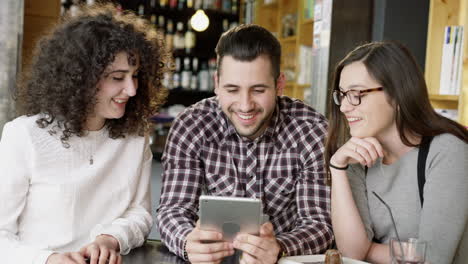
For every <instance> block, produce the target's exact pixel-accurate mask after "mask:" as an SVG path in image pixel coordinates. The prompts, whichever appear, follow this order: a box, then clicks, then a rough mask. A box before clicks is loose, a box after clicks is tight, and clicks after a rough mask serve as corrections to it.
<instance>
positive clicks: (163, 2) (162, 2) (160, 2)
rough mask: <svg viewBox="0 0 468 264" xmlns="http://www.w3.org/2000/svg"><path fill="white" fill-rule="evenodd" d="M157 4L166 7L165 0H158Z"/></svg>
mask: <svg viewBox="0 0 468 264" xmlns="http://www.w3.org/2000/svg"><path fill="white" fill-rule="evenodd" d="M159 6H160V7H161V8H166V7H167V0H159Z"/></svg>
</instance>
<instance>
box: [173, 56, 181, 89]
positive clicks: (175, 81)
mask: <svg viewBox="0 0 468 264" xmlns="http://www.w3.org/2000/svg"><path fill="white" fill-rule="evenodd" d="M180 64H181V62H180V57H176V58H175V71H174V75H173V88H174V89H180V88H181V83H180V68H181V65H180Z"/></svg>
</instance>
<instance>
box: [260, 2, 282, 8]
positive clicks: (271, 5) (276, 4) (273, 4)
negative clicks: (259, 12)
mask: <svg viewBox="0 0 468 264" xmlns="http://www.w3.org/2000/svg"><path fill="white" fill-rule="evenodd" d="M277 6H278V1H273V2H271V3H268V4H262V7H264V8H273V7H277Z"/></svg>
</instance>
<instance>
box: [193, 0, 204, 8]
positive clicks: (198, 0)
mask: <svg viewBox="0 0 468 264" xmlns="http://www.w3.org/2000/svg"><path fill="white" fill-rule="evenodd" d="M202 7H203V1H202V0H195V2H194V3H193V9H195V10H198V9H201V8H202Z"/></svg>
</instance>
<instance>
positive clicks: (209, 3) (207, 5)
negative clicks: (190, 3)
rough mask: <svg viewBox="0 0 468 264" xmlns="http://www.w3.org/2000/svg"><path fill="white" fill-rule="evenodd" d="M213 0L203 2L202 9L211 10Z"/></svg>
mask: <svg viewBox="0 0 468 264" xmlns="http://www.w3.org/2000/svg"><path fill="white" fill-rule="evenodd" d="M213 4H214V2H213V0H203V9H205V10H206V9H213Z"/></svg>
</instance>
